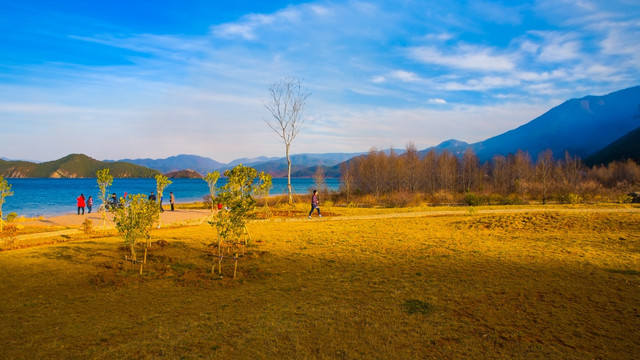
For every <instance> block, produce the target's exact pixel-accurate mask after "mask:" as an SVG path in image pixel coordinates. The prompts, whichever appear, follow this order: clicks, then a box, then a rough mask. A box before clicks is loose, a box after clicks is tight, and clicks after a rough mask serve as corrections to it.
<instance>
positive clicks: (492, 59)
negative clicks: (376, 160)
mask: <svg viewBox="0 0 640 360" xmlns="http://www.w3.org/2000/svg"><path fill="white" fill-rule="evenodd" d="M493 52H494V50H493V49H491V48H484V47H480V46H472V45H461V46H458V47H457V48H456V49H454V51H452V52H450V53H448V54H444V53H443V52H442V51H441V50H440V49H437V48H435V47H429V46H421V47H414V48H410V49H409V56H410V57H411V58H413V59H415V60H417V61H420V62H422V63H425V64H436V65H441V66H444V67H450V68H460V69H465V70H475V71H497V72H506V71H511V70H513V69H514V68H515V64H514V62H513V60H512V59H511V58H510V57H509V56H505V55H494V54H493Z"/></svg>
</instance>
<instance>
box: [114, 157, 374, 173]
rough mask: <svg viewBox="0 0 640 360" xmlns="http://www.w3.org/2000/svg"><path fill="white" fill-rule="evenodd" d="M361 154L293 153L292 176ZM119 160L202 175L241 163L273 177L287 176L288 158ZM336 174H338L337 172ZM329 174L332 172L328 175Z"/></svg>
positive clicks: (169, 170) (167, 170)
mask: <svg viewBox="0 0 640 360" xmlns="http://www.w3.org/2000/svg"><path fill="white" fill-rule="evenodd" d="M361 154H362V153H328V154H299V155H291V161H292V163H293V166H292V169H291V171H292V172H291V175H292V176H294V177H309V176H313V174H314V173H315V171H316V170H315V169H316V167H317V166H325V167H330V166H333V165H336V164H339V163H340V162H343V161H345V160H348V159H351V158H352V157H354V156H358V155H361ZM106 161H110V160H106ZM120 161H124V162H129V163H132V164H137V165H141V166H145V167H148V168H151V169H155V170H158V171H160V172H162V173H173V172H176V171H181V170H185V169H191V170H193V171H195V172H198V173H200V174H206V173H209V172H211V171H214V170H217V171H221V172H222V171H224V170H227V169H231V168H233V167H235V166H236V165H238V164H243V165H245V166H251V167H253V168H255V169H256V170H258V171H265V172H267V173H269V174H271V175H272V176H274V177H284V176H287V159H286V158H285V157H266V156H260V157H256V158H241V159H236V160H233V161H231V162H230V163H228V164H223V163H220V162H218V161H215V160H212V159H209V158H206V157H202V156H197V155H177V156H172V157H169V158H166V159H123V160H120ZM333 175H335V176H337V174H333ZM327 176H330V175H328V174H327Z"/></svg>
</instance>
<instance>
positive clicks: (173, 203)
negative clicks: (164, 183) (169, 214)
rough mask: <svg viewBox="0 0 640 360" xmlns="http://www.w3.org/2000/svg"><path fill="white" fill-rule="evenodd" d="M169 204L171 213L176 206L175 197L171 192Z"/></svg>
mask: <svg viewBox="0 0 640 360" xmlns="http://www.w3.org/2000/svg"><path fill="white" fill-rule="evenodd" d="M169 204H171V211H173V210H174V208H173V206H174V205H175V204H176V197H175V196H173V192H172V191H171V192H169Z"/></svg>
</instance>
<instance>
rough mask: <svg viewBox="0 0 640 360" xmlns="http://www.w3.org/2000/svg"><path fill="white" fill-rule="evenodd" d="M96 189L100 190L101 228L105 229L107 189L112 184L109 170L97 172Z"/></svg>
mask: <svg viewBox="0 0 640 360" xmlns="http://www.w3.org/2000/svg"><path fill="white" fill-rule="evenodd" d="M96 177H97V178H98V179H97V181H98V188H99V189H100V201H102V228H103V229H105V228H106V227H107V189H108V188H109V186H111V184H113V176H111V175H110V174H109V169H102V170H98V172H97V173H96Z"/></svg>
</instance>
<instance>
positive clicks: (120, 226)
mask: <svg viewBox="0 0 640 360" xmlns="http://www.w3.org/2000/svg"><path fill="white" fill-rule="evenodd" d="M121 202H123V203H124V205H123V206H122V207H118V208H117V209H115V211H114V217H113V219H114V221H115V223H116V229H117V230H118V232H119V233H120V235H121V236H122V238H123V239H124V244H125V246H126V247H127V248H128V249H129V250H130V252H131V262H132V263H135V262H136V261H137V258H136V249H135V247H136V244H137V243H138V242H141V241H145V248H144V260H143V261H141V262H140V274H142V267H143V265H144V264H145V263H146V261H147V248H148V247H149V241H150V236H149V231H150V230H151V228H152V227H153V223H154V222H156V221H157V220H158V218H159V216H160V209H159V208H158V205H157V204H156V202H155V201H152V200H149V199H148V198H147V197H146V196H145V195H143V194H137V195H129V196H128V197H127V198H126V199H121Z"/></svg>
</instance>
